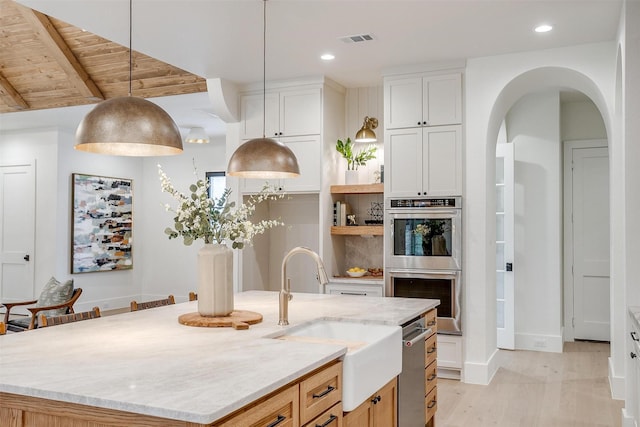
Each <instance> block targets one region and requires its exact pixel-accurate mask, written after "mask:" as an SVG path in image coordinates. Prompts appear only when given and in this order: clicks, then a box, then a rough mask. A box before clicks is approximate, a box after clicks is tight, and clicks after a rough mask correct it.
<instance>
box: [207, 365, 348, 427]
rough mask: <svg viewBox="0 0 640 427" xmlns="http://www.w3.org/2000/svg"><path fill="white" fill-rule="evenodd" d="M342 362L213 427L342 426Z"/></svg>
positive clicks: (270, 396)
mask: <svg viewBox="0 0 640 427" xmlns="http://www.w3.org/2000/svg"><path fill="white" fill-rule="evenodd" d="M341 398H342V362H337V363H334V364H332V365H329V366H327V367H324V368H321V369H319V370H317V371H315V372H312V373H311V374H309V375H307V376H305V377H303V378H301V379H300V380H299V381H297V382H296V383H294V384H291V385H289V386H287V387H285V388H283V389H280V390H279V391H277V392H274V393H272V394H270V395H268V396H265V397H264V398H262V399H260V400H259V401H257V402H253V403H251V404H249V405H247V406H246V407H245V408H243V409H241V410H240V411H239V412H237V413H235V414H233V415H231V416H230V417H229V418H227V419H225V420H223V421H222V422H216V423H214V424H212V425H214V426H216V427H218V426H219V427H232V426H233V427H239V426H242V427H276V426H277V427H299V426H305V427H307V426H309V427H315V426H316V425H317V426H323V427H342V425H343V424H342V403H341V402H340V400H341Z"/></svg>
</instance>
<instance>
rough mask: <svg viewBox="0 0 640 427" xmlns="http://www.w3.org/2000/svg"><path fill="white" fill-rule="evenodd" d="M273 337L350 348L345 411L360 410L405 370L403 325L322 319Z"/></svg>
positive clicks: (344, 383) (345, 372)
mask: <svg viewBox="0 0 640 427" xmlns="http://www.w3.org/2000/svg"><path fill="white" fill-rule="evenodd" d="M271 337H272V338H276V339H282V340H291V341H304V342H317V343H332V344H341V345H344V346H345V347H347V349H348V350H347V353H346V354H345V355H344V359H343V366H342V379H343V380H342V406H343V410H344V411H345V412H348V411H351V410H353V409H355V408H356V407H358V406H359V405H360V404H361V403H362V402H364V401H365V399H367V398H368V397H370V396H371V395H372V394H373V393H375V392H376V391H377V390H378V389H380V388H381V387H382V386H383V385H385V384H386V383H388V382H389V381H391V379H393V378H394V377H395V376H397V375H399V374H400V372H401V371H402V328H400V327H399V326H390V325H378V324H370V323H358V322H353V321H343V320H327V319H320V320H316V321H313V322H310V323H305V324H302V325H300V326H295V327H292V328H289V329H287V330H285V331H282V332H280V333H278V334H274V335H271Z"/></svg>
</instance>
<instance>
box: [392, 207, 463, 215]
mask: <svg viewBox="0 0 640 427" xmlns="http://www.w3.org/2000/svg"><path fill="white" fill-rule="evenodd" d="M461 211H462V209H446V210H441V209H429V208H423V209H415V208H412V209H398V210H396V208H390V209H388V210H387V212H388V214H389V216H393V215H424V214H425V213H426V214H428V215H447V216H448V215H451V216H454V217H457V216H458V215H460V212H461Z"/></svg>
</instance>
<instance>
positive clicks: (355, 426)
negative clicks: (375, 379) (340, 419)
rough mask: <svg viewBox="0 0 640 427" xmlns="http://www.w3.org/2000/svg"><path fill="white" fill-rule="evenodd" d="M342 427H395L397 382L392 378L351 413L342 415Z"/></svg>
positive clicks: (396, 420)
mask: <svg viewBox="0 0 640 427" xmlns="http://www.w3.org/2000/svg"><path fill="white" fill-rule="evenodd" d="M343 425H344V427H397V425H398V380H397V379H396V378H394V379H393V380H391V381H389V382H388V383H387V384H386V385H385V386H384V387H382V388H381V389H380V390H378V391H377V392H376V393H374V394H373V395H372V396H371V397H369V399H367V400H365V401H364V402H363V403H362V404H361V405H360V406H358V407H357V408H356V409H354V410H353V411H351V412H346V413H345V414H344V424H343Z"/></svg>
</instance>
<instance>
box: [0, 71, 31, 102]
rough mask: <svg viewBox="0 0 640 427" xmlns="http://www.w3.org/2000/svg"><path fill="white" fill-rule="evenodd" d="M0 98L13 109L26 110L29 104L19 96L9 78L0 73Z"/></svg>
mask: <svg viewBox="0 0 640 427" xmlns="http://www.w3.org/2000/svg"><path fill="white" fill-rule="evenodd" d="M0 99H1V100H2V102H4V103H5V104H7V106H8V107H9V108H13V109H14V110H28V109H29V104H27V102H26V101H25V100H24V99H23V98H22V96H20V94H19V93H18V91H17V90H16V89H15V88H14V87H13V86H12V85H11V83H9V80H7V78H6V77H5V76H3V75H2V73H0Z"/></svg>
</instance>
